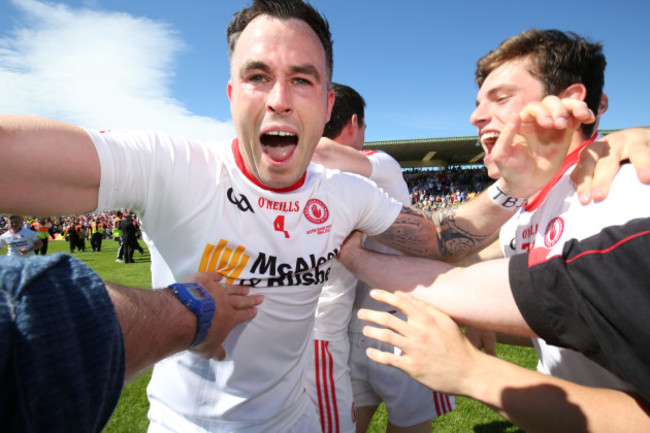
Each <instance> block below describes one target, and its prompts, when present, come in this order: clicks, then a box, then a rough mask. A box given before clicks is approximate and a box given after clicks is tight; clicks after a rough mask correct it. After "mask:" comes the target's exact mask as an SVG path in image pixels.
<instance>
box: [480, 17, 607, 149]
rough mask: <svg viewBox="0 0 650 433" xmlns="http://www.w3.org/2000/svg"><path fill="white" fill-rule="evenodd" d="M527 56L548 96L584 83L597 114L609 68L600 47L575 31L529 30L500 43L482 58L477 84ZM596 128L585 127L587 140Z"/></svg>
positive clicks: (589, 100) (588, 99) (587, 99)
mask: <svg viewBox="0 0 650 433" xmlns="http://www.w3.org/2000/svg"><path fill="white" fill-rule="evenodd" d="M524 57H528V58H530V59H531V62H532V67H533V70H531V71H529V72H530V73H531V74H532V75H533V76H534V77H537V78H538V79H539V80H540V81H541V82H542V83H543V84H544V90H545V91H546V94H547V95H558V94H559V93H560V92H562V91H563V90H564V89H566V88H567V87H569V86H570V85H572V84H576V83H581V84H584V86H585V88H586V89H587V96H586V98H585V102H586V104H587V106H588V107H589V108H590V109H591V111H593V112H594V114H596V115H598V107H599V105H600V99H601V98H602V95H603V87H604V86H605V67H606V66H607V61H606V60H605V55H604V54H603V46H602V45H601V44H599V43H595V42H590V41H588V40H587V39H585V38H583V37H581V36H579V35H577V34H575V33H573V32H566V33H565V32H562V31H560V30H539V29H530V30H526V31H525V32H523V33H521V34H520V35H517V36H513V37H511V38H508V39H506V40H505V41H503V42H501V43H500V44H499V46H498V47H497V48H496V49H495V50H492V51H490V52H489V53H488V54H487V55H485V56H484V57H482V58H481V59H479V61H478V62H477V64H476V72H475V75H476V83H477V84H478V86H479V87H481V86H482V85H483V82H484V81H485V79H486V78H487V76H488V75H489V74H490V73H491V72H492V71H493V70H494V69H496V68H498V67H499V66H501V65H502V64H504V63H506V62H508V61H510V60H514V59H518V58H524ZM593 129H594V124H589V125H587V124H583V125H582V131H583V133H584V134H585V135H586V136H587V137H590V136H591V135H592V134H593Z"/></svg>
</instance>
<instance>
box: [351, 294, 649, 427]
mask: <svg viewBox="0 0 650 433" xmlns="http://www.w3.org/2000/svg"><path fill="white" fill-rule="evenodd" d="M378 299H381V300H383V301H384V302H387V303H388V304H390V305H392V306H394V307H396V308H398V309H399V310H401V311H402V312H404V313H405V314H406V315H407V317H408V320H407V321H404V320H401V319H399V318H397V317H395V316H394V315H390V314H386V313H379V312H373V311H371V310H360V311H359V317H360V318H361V319H363V320H367V321H371V322H374V323H377V324H379V325H382V326H385V327H388V328H390V329H385V328H382V329H379V328H374V327H371V326H367V327H365V328H364V330H363V333H364V335H366V336H367V337H370V338H375V339H377V340H380V341H383V342H386V343H388V344H391V345H393V346H396V347H398V348H399V349H400V350H401V351H402V354H401V356H397V355H395V354H394V353H388V352H382V351H379V350H377V349H372V348H369V349H367V352H366V353H367V355H368V357H369V358H370V359H372V360H374V361H376V362H378V363H380V364H385V365H390V366H393V367H396V368H399V369H400V370H402V371H404V372H406V373H407V374H409V375H410V376H411V377H413V378H414V379H415V380H417V381H419V382H420V383H422V384H424V385H425V386H428V387H429V388H432V389H435V390H437V391H440V392H445V393H450V394H457V395H462V396H466V397H470V398H473V399H476V400H478V401H480V402H482V403H484V404H485V405H487V406H489V407H490V408H492V409H493V410H494V411H496V412H497V413H499V414H500V415H502V416H504V417H505V418H506V419H508V420H509V421H511V422H512V423H514V424H517V425H518V426H520V427H521V428H522V429H524V430H525V431H527V432H559V431H565V432H569V431H570V432H583V431H584V432H586V431H589V432H608V433H609V432H645V431H648V429H650V417H649V416H648V403H647V402H646V401H644V400H642V399H640V398H639V397H637V396H635V395H632V394H628V393H625V392H622V391H617V390H612V389H604V388H592V387H585V386H581V385H577V384H575V383H572V382H568V381H565V380H562V379H558V378H554V377H551V376H546V375H543V374H540V373H537V372H535V371H532V370H528V369H525V368H522V367H519V366H517V365H514V364H511V363H508V362H506V361H503V360H501V359H498V358H496V357H493V356H489V355H486V354H484V353H482V352H479V351H478V350H477V349H475V348H474V347H473V346H472V344H471V343H470V342H469V341H468V340H467V339H466V338H465V336H464V335H463V334H462V332H461V331H460V329H459V328H458V326H457V325H456V324H455V323H454V321H453V320H451V318H450V317H449V316H447V315H445V314H444V313H442V312H441V311H440V310H438V309H436V308H435V307H433V306H431V305H428V304H426V303H423V302H420V301H417V300H416V299H414V298H412V297H411V296H409V295H406V294H398V295H393V294H389V293H385V292H384V293H383V294H382V295H381V296H380V297H379V298H378ZM391 329H392V330H391ZM604 407H606V408H607V410H603V408H604ZM612 413H616V416H612Z"/></svg>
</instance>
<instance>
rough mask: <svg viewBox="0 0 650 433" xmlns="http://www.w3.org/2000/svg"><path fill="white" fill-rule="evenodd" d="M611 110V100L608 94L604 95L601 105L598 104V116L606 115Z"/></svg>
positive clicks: (601, 98)
mask: <svg viewBox="0 0 650 433" xmlns="http://www.w3.org/2000/svg"><path fill="white" fill-rule="evenodd" d="M608 108H609V98H608V97H607V94H606V93H603V96H601V97H600V104H598V114H597V115H598V116H602V115H603V114H605V112H606V111H607V109H608Z"/></svg>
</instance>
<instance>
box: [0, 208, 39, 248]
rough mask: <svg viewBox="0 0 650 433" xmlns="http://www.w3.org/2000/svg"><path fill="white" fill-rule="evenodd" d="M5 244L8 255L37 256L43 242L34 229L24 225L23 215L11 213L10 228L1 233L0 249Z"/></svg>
mask: <svg viewBox="0 0 650 433" xmlns="http://www.w3.org/2000/svg"><path fill="white" fill-rule="evenodd" d="M5 245H7V246H8V248H7V255H9V256H17V257H30V256H35V255H36V252H35V251H37V250H38V249H39V248H41V247H42V246H43V242H42V241H41V239H40V238H39V237H38V234H37V233H36V232H35V231H34V230H30V229H28V228H26V227H24V225H23V217H21V216H18V215H11V216H10V217H9V230H7V231H6V232H5V233H3V234H2V235H0V250H2V249H3V248H4V247H5Z"/></svg>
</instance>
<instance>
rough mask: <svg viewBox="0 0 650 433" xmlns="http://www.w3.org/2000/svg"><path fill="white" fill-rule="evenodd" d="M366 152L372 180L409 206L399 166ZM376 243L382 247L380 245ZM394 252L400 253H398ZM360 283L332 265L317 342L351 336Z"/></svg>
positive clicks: (320, 309) (319, 309)
mask: <svg viewBox="0 0 650 433" xmlns="http://www.w3.org/2000/svg"><path fill="white" fill-rule="evenodd" d="M362 153H363V154H364V155H365V156H366V157H367V158H368V161H369V162H370V164H371V166H372V171H371V174H370V177H369V179H370V180H372V181H373V182H375V183H376V184H377V186H378V187H380V188H381V189H382V190H383V191H384V192H386V193H387V194H388V195H389V196H391V197H392V198H394V199H395V200H397V201H399V202H400V203H402V204H409V203H410V196H409V192H408V187H407V186H406V182H405V181H404V179H403V177H402V170H401V167H400V165H399V163H398V162H397V161H395V159H393V157H392V156H390V155H388V154H387V153H385V152H380V151H376V150H364V151H362ZM400 181H401V182H400ZM375 244H377V245H381V244H379V243H378V242H375ZM381 246H382V247H383V245H381ZM384 248H388V247H384ZM388 250H390V249H388ZM390 251H393V253H396V252H395V250H390ZM357 281H358V279H357V277H356V276H355V275H354V274H353V273H352V272H350V271H348V270H347V269H346V268H345V267H344V266H343V265H342V264H341V263H340V262H338V261H335V262H334V263H333V264H332V271H331V273H330V280H329V281H328V283H326V284H325V286H323V293H322V295H321V297H320V299H319V300H318V307H317V309H316V324H315V326H314V339H317V340H333V339H337V338H344V337H345V336H346V335H347V332H348V324H349V323H350V319H351V318H352V319H353V320H354V318H353V317H352V306H353V303H354V302H355V290H356V286H357ZM373 301H374V300H373ZM375 302H376V301H375ZM381 305H384V306H385V305H386V304H383V303H382V304H381ZM342 336H343V337H342Z"/></svg>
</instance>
